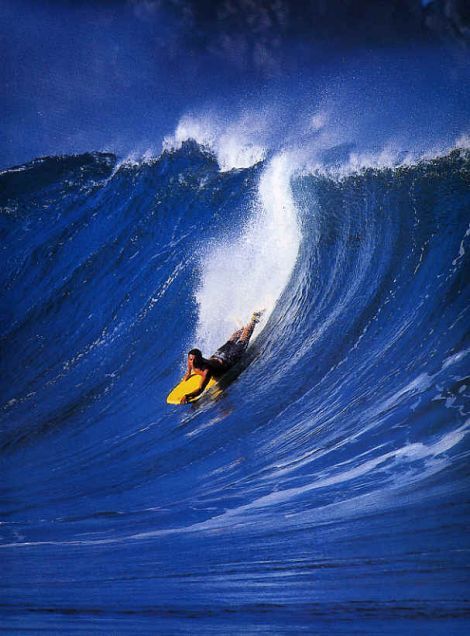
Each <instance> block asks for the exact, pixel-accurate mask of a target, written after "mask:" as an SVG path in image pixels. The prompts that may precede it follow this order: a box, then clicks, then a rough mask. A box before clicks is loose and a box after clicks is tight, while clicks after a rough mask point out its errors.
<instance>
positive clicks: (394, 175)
mask: <svg viewBox="0 0 470 636" xmlns="http://www.w3.org/2000/svg"><path fill="white" fill-rule="evenodd" d="M469 168H470V160H469V156H468V152H466V151H463V150H455V151H453V152H451V153H449V154H444V155H443V156H438V157H436V158H433V159H428V160H426V161H418V162H416V163H415V164H410V165H402V166H398V167H386V166H385V167H382V168H380V169H378V168H376V169H373V168H369V169H359V170H357V171H352V170H350V171H349V172H348V171H345V170H338V171H337V173H335V172H334V171H331V173H329V174H328V173H325V172H323V173H322V172H314V171H313V172H309V171H307V170H305V169H304V170H299V169H298V167H296V166H295V165H294V164H293V160H292V158H291V157H290V156H289V154H280V155H276V156H273V157H268V158H263V159H262V160H261V161H259V162H258V163H256V164H255V165H253V166H251V167H242V168H239V169H235V170H225V171H221V170H220V168H219V165H218V163H217V161H216V159H215V157H214V156H213V155H211V154H210V152H208V151H207V150H206V149H204V148H203V147H200V146H198V145H197V144H196V143H194V142H185V143H182V145H181V147H180V148H179V149H176V150H167V151H165V152H163V154H162V155H161V156H160V157H159V158H157V159H152V160H146V161H142V162H133V163H132V162H128V163H126V162H124V163H122V162H119V161H118V160H117V158H116V157H115V156H114V155H112V154H99V153H95V154H85V155H80V156H66V157H51V158H44V159H38V160H36V161H33V162H31V163H29V164H27V165H24V166H20V167H17V168H13V169H11V170H6V171H4V172H3V173H1V174H0V208H1V209H0V212H1V215H0V219H1V233H2V255H3V258H2V261H3V266H2V269H1V272H0V276H1V277H2V303H1V309H2V312H1V316H0V319H1V320H0V329H1V331H0V338H1V350H2V356H1V365H2V373H1V392H2V406H1V431H2V432H1V442H0V458H1V472H2V485H1V517H0V521H1V524H0V536H1V544H0V554H1V559H2V563H3V566H2V569H3V576H2V579H1V586H2V587H1V597H2V600H1V606H2V607H1V614H2V624H3V625H4V626H5V627H6V628H8V629H10V630H11V631H15V630H16V632H18V633H27V632H28V631H31V632H34V633H36V632H39V631H41V630H43V631H44V632H46V633H66V632H68V631H70V632H73V631H75V630H76V631H82V632H83V633H91V632H93V631H96V632H100V633H139V632H142V633H154V634H155V633H159V634H185V633H198V634H199V633H200V634H211V633H217V634H222V633H223V634H239V633H250V634H251V633H253V634H254V633H256V634H258V633H266V634H267V633H269V634H273V633H344V634H351V633H358V634H363V633H391V634H397V633H400V632H402V631H403V630H404V629H405V630H407V631H408V633H414V634H418V633H423V634H434V633H435V634H442V633H449V634H450V633H452V634H460V633H462V634H463V633H465V631H466V627H468V624H467V625H466V624H465V623H466V621H465V617H466V615H467V613H468V611H469V607H468V600H467V599H468V589H467V588H466V586H465V571H466V566H468V549H469V540H468V531H466V525H465V524H466V521H468V505H467V499H468V488H469V480H468V470H466V468H467V467H468V454H469V443H468V423H467V412H468V377H467V373H466V371H467V370H468V357H467V356H468V352H469V347H470V345H469V342H468V336H467V333H468V324H469V322H468V308H469V290H468V285H467V281H468V274H469V269H468V265H469V261H468V252H469V242H470V226H469V221H470V218H469V214H468V211H469V208H470V194H469V188H468V182H469V175H470V170H469ZM335 174H336V176H335ZM262 306H264V307H266V308H267V313H266V319H265V320H264V322H263V323H262V324H261V325H260V328H259V331H258V333H257V337H256V339H255V340H254V342H253V344H252V346H251V347H250V349H249V352H248V357H247V359H246V360H245V364H244V366H243V368H240V369H239V375H238V377H236V378H235V379H234V380H233V382H232V383H231V384H229V386H228V387H227V388H226V390H225V391H224V393H223V395H222V397H221V398H219V399H218V400H215V401H206V402H205V403H204V404H202V405H200V406H196V405H194V406H191V407H169V406H168V405H166V404H165V397H166V394H167V393H168V391H169V390H170V389H171V388H172V386H173V385H174V384H175V383H176V382H177V381H178V380H179V378H180V377H181V375H182V373H183V369H184V362H185V353H186V351H187V350H188V349H189V348H190V347H193V346H199V347H200V348H202V349H203V350H204V353H206V354H210V353H212V351H211V349H215V348H216V347H217V346H218V345H220V344H222V342H223V341H224V340H225V339H226V338H227V337H228V336H229V335H230V332H231V331H232V330H233V329H235V328H236V327H237V326H238V325H239V324H241V323H242V322H243V321H245V320H246V319H247V318H248V317H249V315H250V314H251V312H252V311H253V310H255V309H259V308H261V307H262Z"/></svg>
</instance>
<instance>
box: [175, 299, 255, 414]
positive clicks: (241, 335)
mask: <svg viewBox="0 0 470 636" xmlns="http://www.w3.org/2000/svg"><path fill="white" fill-rule="evenodd" d="M263 313H264V310H263V311H255V312H254V313H253V315H252V316H251V319H250V322H248V323H247V324H246V325H245V326H244V327H242V328H241V329H238V330H237V331H235V332H234V333H233V334H232V335H231V336H230V338H229V339H228V340H227V342H226V343H225V344H224V345H222V346H221V347H220V348H219V349H217V351H216V352H215V353H213V354H212V355H211V357H210V358H208V359H207V358H204V357H203V355H202V353H201V351H200V350H199V349H191V351H189V352H188V369H187V371H186V373H185V374H184V377H183V380H182V381H183V382H184V381H185V380H187V379H188V378H189V377H190V376H191V375H200V376H201V377H202V378H203V380H202V383H201V386H200V387H199V388H198V389H196V391H191V393H188V394H186V395H185V396H183V398H182V400H181V404H186V403H187V402H188V401H189V400H192V399H193V398H195V397H197V396H198V395H199V394H200V393H202V392H203V391H204V389H205V388H206V386H207V385H208V384H209V380H210V379H211V378H212V377H216V378H218V377H220V376H221V375H223V374H224V373H225V372H226V371H228V370H229V369H230V368H231V367H233V366H234V365H235V364H236V363H237V362H238V361H239V360H240V358H241V357H242V356H243V354H244V353H245V351H246V349H247V347H248V343H249V342H250V338H251V336H252V334H253V331H254V329H255V326H256V325H257V324H258V322H259V321H260V319H261V316H262V315H263Z"/></svg>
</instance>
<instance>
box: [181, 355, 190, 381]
mask: <svg viewBox="0 0 470 636" xmlns="http://www.w3.org/2000/svg"><path fill="white" fill-rule="evenodd" d="M191 372H192V369H191V366H190V364H189V360H188V368H187V370H186V373H185V374H184V375H183V379H182V380H181V382H185V381H186V380H189V378H190V377H191Z"/></svg>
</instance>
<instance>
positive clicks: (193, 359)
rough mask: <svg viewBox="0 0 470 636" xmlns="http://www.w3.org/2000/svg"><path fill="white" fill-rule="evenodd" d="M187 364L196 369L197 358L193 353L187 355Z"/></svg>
mask: <svg viewBox="0 0 470 636" xmlns="http://www.w3.org/2000/svg"><path fill="white" fill-rule="evenodd" d="M188 362H189V364H190V365H191V366H192V367H197V358H196V356H195V355H194V353H190V354H189V355H188Z"/></svg>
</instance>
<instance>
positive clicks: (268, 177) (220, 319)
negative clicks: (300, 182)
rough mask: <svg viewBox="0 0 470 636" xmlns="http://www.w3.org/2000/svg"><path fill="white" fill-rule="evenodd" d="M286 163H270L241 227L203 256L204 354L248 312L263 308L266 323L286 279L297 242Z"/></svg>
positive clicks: (199, 296) (285, 159)
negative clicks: (244, 222) (247, 220)
mask: <svg viewBox="0 0 470 636" xmlns="http://www.w3.org/2000/svg"><path fill="white" fill-rule="evenodd" d="M292 159H293V157H292V156H290V155H289V154H287V153H284V154H280V155H277V156H276V157H274V158H273V159H272V160H271V162H270V163H269V164H268V166H267V167H266V169H265V171H264V173H263V174H262V176H261V179H260V183H259V190H258V198H257V200H256V201H255V202H254V204H253V209H252V210H251V218H250V220H249V222H248V223H247V225H246V226H245V227H241V228H240V230H239V232H236V236H235V237H233V236H232V237H226V238H225V239H224V240H222V241H221V242H220V243H219V244H217V245H215V246H212V247H211V248H210V249H208V250H207V253H206V254H205V255H204V257H203V260H202V262H201V284H200V286H199V288H198V290H197V292H196V300H197V303H198V306H199V322H198V326H197V333H196V342H197V346H199V347H200V348H201V349H202V350H203V352H204V353H209V352H211V353H212V352H213V351H214V350H215V349H216V348H217V347H218V346H220V345H221V344H223V342H224V341H225V340H227V338H228V337H229V336H230V334H231V332H232V331H234V330H235V329H236V328H237V327H239V326H240V324H242V323H244V322H246V321H247V320H248V319H249V317H250V315H251V313H252V312H253V311H254V310H256V309H261V308H265V309H266V313H265V316H264V319H263V320H264V321H265V320H267V318H268V317H269V315H270V314H271V312H272V310H273V309H274V306H275V304H276V301H277V299H278V298H279V296H280V295H281V293H282V291H283V290H284V288H285V286H286V285H287V283H288V281H289V278H290V275H291V273H292V270H293V268H294V265H295V262H296V259H297V253H298V250H299V245H300V239H301V234H300V228H299V223H298V219H297V210H296V207H295V203H294V200H293V197H292V192H291V188H290V179H291V174H292V171H293V169H294V165H295V164H294V163H293V160H292ZM259 332H260V329H259V328H258V329H257V332H255V333H259Z"/></svg>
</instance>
